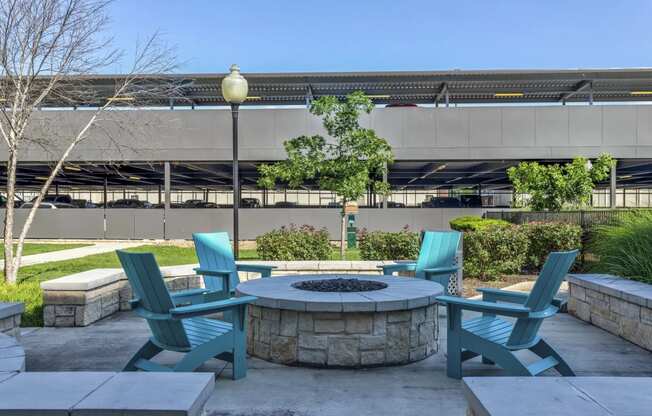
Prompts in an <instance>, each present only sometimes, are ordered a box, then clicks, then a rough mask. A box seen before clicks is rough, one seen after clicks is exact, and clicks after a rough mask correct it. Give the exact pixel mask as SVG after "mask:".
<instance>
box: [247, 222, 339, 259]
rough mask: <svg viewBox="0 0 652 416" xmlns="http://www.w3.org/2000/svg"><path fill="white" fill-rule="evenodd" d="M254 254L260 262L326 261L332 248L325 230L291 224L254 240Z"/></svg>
mask: <svg viewBox="0 0 652 416" xmlns="http://www.w3.org/2000/svg"><path fill="white" fill-rule="evenodd" d="M256 252H257V253H258V255H259V256H260V258H261V259H262V260H286V261H292V260H328V259H330V257H331V253H332V248H331V245H330V242H329V239H328V231H327V230H326V229H319V230H317V229H315V228H314V227H312V226H309V225H302V226H301V227H297V226H295V225H294V224H291V225H290V226H288V227H281V228H280V229H278V230H273V231H270V232H268V233H265V234H263V235H261V236H259V237H258V238H256Z"/></svg>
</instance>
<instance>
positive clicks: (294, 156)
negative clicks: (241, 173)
mask: <svg viewBox="0 0 652 416" xmlns="http://www.w3.org/2000/svg"><path fill="white" fill-rule="evenodd" d="M373 108H374V106H373V103H372V101H371V100H370V99H369V98H368V97H367V96H366V95H365V94H364V93H363V92H360V91H357V92H354V93H352V94H350V95H348V96H347V97H346V100H344V101H340V100H339V99H338V98H337V97H332V96H325V97H321V98H319V99H317V100H315V101H314V102H313V103H312V105H311V106H310V112H311V113H312V114H314V115H316V116H319V117H321V118H322V122H323V125H324V128H325V129H326V132H327V133H328V135H329V136H330V137H331V138H332V139H328V140H327V139H326V138H324V137H323V136H321V135H313V136H299V137H296V138H294V139H291V140H287V141H285V143H284V147H285V151H286V153H287V159H286V160H283V161H281V162H278V163H274V164H263V165H261V166H260V167H259V168H258V170H259V173H260V179H259V181H258V184H259V185H260V186H262V187H264V188H268V189H271V188H274V187H275V186H276V184H277V183H278V182H281V183H284V184H286V185H287V186H289V187H291V188H296V187H298V186H300V185H302V184H305V183H306V182H316V183H317V184H318V185H319V188H320V189H324V190H329V191H332V192H334V193H335V194H336V195H337V196H338V198H339V199H340V201H341V202H342V213H341V214H342V230H341V231H342V232H341V249H340V251H341V254H342V256H344V241H345V237H346V217H345V215H344V206H345V205H346V203H347V202H350V201H356V200H358V199H359V198H360V197H362V196H363V195H365V193H366V192H367V189H368V188H371V189H372V190H373V191H374V192H376V193H378V194H381V195H386V194H387V193H389V185H388V184H387V183H385V182H383V181H382V177H383V174H384V173H385V172H386V169H387V164H389V163H391V162H392V161H393V154H392V148H391V146H390V145H389V143H387V141H386V140H385V139H383V138H381V137H378V135H376V132H375V131H374V130H372V129H367V128H363V127H362V126H360V122H359V117H360V115H361V114H362V113H366V114H368V113H370V112H371V111H372V110H373Z"/></svg>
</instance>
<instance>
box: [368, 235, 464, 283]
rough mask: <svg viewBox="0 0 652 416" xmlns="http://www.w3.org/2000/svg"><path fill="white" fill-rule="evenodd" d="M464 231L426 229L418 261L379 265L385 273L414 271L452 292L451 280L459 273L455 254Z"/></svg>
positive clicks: (421, 277) (418, 275) (416, 275)
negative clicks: (452, 276)
mask: <svg viewBox="0 0 652 416" xmlns="http://www.w3.org/2000/svg"><path fill="white" fill-rule="evenodd" d="M461 235H462V233H460V232H459V231H426V232H425V233H424V235H423V241H422V242H421V248H420V249H419V257H418V258H417V261H416V262H405V263H396V264H389V265H385V266H378V267H379V268H382V269H383V274H384V275H392V274H394V273H396V272H399V271H413V272H415V277H417V278H420V279H426V280H432V281H435V282H437V283H439V284H441V285H442V286H444V288H446V293H448V294H450V295H454V294H455V293H451V290H450V286H449V280H450V277H451V275H453V274H454V273H457V271H458V270H459V266H458V265H457V264H456V260H455V255H456V253H457V248H458V246H459V244H460V238H461Z"/></svg>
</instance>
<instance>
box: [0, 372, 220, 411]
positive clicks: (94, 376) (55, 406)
mask: <svg viewBox="0 0 652 416" xmlns="http://www.w3.org/2000/svg"><path fill="white" fill-rule="evenodd" d="M214 387H215V378H214V374H213V373H140V372H124V373H113V372H56V373H39V372H33V373H32V372H27V373H5V374H1V373H0V397H2V400H1V401H0V415H24V416H31V415H34V416H36V415H43V414H47V415H55V416H58V415H61V416H71V415H74V416H98V415H102V416H105V415H116V416H117V415H120V416H130V415H138V416H146V415H166V416H168V415H169V416H199V415H200V414H201V412H202V409H203V406H204V404H205V402H206V400H208V398H209V396H210V395H211V393H212V392H213V389H214Z"/></svg>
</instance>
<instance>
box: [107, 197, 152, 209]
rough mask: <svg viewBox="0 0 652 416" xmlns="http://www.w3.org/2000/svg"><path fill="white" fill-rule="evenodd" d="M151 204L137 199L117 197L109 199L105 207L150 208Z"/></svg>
mask: <svg viewBox="0 0 652 416" xmlns="http://www.w3.org/2000/svg"><path fill="white" fill-rule="evenodd" d="M151 207H152V204H150V203H149V202H147V201H140V200H138V199H118V200H115V201H110V202H109V203H108V204H107V208H151Z"/></svg>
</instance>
